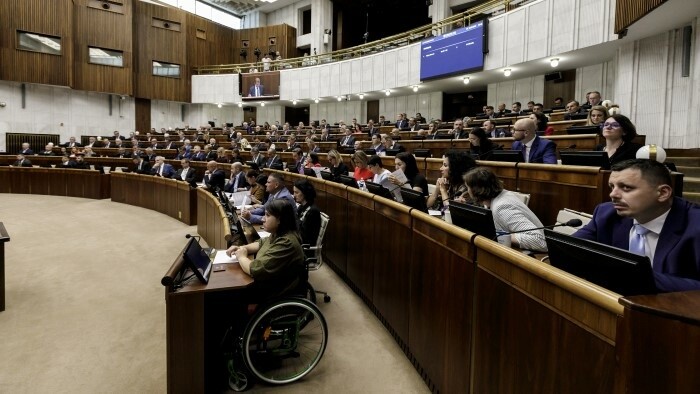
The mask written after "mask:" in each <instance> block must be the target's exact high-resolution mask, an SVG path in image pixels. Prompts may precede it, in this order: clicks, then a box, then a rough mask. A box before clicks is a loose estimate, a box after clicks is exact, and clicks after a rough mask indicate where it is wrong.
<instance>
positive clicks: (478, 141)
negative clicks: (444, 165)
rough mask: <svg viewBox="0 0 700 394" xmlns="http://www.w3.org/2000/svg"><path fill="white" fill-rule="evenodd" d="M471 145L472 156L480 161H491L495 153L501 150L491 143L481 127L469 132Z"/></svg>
mask: <svg viewBox="0 0 700 394" xmlns="http://www.w3.org/2000/svg"><path fill="white" fill-rule="evenodd" d="M469 145H470V146H471V147H470V152H471V154H472V156H475V157H476V159H478V160H489V158H491V155H492V153H493V151H494V150H496V149H498V148H500V147H499V146H498V145H495V144H494V143H493V142H491V140H490V139H489V137H488V136H487V135H486V132H485V131H484V129H482V128H481V127H474V128H473V129H472V130H471V131H470V132H469Z"/></svg>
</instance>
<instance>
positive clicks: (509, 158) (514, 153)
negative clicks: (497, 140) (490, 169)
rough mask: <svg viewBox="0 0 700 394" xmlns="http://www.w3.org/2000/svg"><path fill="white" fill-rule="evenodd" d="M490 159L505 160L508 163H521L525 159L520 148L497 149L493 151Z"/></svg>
mask: <svg viewBox="0 0 700 394" xmlns="http://www.w3.org/2000/svg"><path fill="white" fill-rule="evenodd" d="M489 161H505V162H508V163H520V162H521V161H523V153H522V152H520V151H519V150H495V151H493V152H491V157H490V158H489Z"/></svg>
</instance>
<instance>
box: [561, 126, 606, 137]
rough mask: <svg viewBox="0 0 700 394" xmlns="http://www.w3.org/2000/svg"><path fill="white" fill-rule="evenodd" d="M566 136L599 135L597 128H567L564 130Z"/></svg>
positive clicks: (598, 128)
mask: <svg viewBox="0 0 700 394" xmlns="http://www.w3.org/2000/svg"><path fill="white" fill-rule="evenodd" d="M566 134H569V135H576V134H600V127H599V126H569V127H567V128H566Z"/></svg>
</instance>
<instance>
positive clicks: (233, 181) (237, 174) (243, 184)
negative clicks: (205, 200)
mask: <svg viewBox="0 0 700 394" xmlns="http://www.w3.org/2000/svg"><path fill="white" fill-rule="evenodd" d="M244 190H248V182H247V181H246V176H245V173H244V172H243V164H241V163H239V162H235V163H233V164H231V176H230V178H229V180H228V181H227V182H226V184H225V185H224V191H225V192H228V193H235V192H240V191H244Z"/></svg>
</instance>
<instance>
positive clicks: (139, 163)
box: [76, 155, 151, 175]
mask: <svg viewBox="0 0 700 394" xmlns="http://www.w3.org/2000/svg"><path fill="white" fill-rule="evenodd" d="M76 156H79V155H76ZM76 159H77V157H76ZM132 160H133V161H134V169H133V170H132V172H135V173H137V174H143V175H150V174H151V163H149V162H148V161H146V160H144V158H143V157H141V156H134V157H133V158H132Z"/></svg>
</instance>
